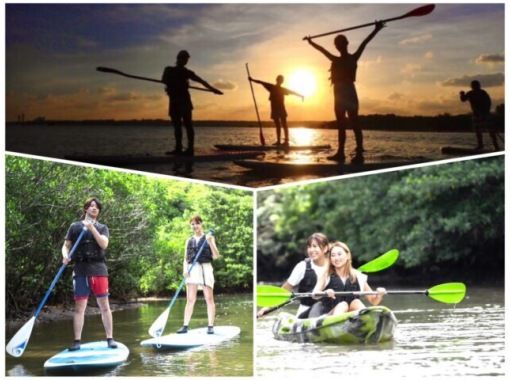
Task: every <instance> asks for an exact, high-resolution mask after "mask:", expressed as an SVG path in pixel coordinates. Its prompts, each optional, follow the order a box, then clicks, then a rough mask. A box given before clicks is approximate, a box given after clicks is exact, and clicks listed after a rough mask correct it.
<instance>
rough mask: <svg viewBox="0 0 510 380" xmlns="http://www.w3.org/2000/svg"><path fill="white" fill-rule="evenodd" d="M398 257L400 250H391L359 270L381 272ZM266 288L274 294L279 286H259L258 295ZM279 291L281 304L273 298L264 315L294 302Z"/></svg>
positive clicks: (286, 293)
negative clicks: (260, 289) (262, 288)
mask: <svg viewBox="0 0 510 380" xmlns="http://www.w3.org/2000/svg"><path fill="white" fill-rule="evenodd" d="M398 255H399V251H398V249H392V250H390V251H388V252H386V253H383V254H382V255H381V256H378V257H376V258H375V259H373V260H371V261H369V262H368V263H366V264H363V265H362V266H360V267H359V268H358V270H359V271H360V272H365V273H374V272H379V271H381V270H384V269H387V268H389V267H391V266H392V265H393V264H395V262H396V261H397V259H398ZM264 286H268V287H269V290H268V292H272V293H274V292H277V291H276V290H275V288H278V287H277V286H271V285H259V286H257V294H258V293H259V292H260V291H259V288H261V287H264ZM271 289H272V290H271ZM278 289H281V293H280V297H281V298H280V299H281V302H278V303H277V302H274V300H275V299H276V298H273V301H272V303H271V307H270V309H268V310H266V311H265V312H264V314H263V315H266V314H269V313H270V312H272V311H275V310H278V309H279V308H281V307H283V306H285V305H287V304H289V303H291V302H292V301H294V299H295V298H292V297H290V298H289V297H288V294H289V293H290V292H289V291H288V290H286V289H283V288H278ZM262 292H263V291H262ZM291 294H292V293H291ZM277 295H278V293H275V296H277ZM257 304H258V295H257ZM258 306H260V307H264V306H262V305H258Z"/></svg>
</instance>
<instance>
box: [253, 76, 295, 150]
mask: <svg viewBox="0 0 510 380" xmlns="http://www.w3.org/2000/svg"><path fill="white" fill-rule="evenodd" d="M248 79H249V80H250V81H252V82H254V83H258V84H261V85H262V86H264V88H265V89H266V90H267V91H269V101H270V102H271V119H273V121H274V124H275V126H276V143H275V144H274V145H281V130H282V127H283V133H284V140H283V145H284V146H289V128H288V126H287V111H286V109H285V96H286V95H296V96H299V97H301V99H302V100H305V97H304V96H303V95H301V94H298V93H297V92H295V91H292V90H289V89H287V88H285V87H282V83H283V81H284V77H283V75H281V74H280V75H278V76H277V77H276V83H275V84H271V83H268V82H263V81H261V80H258V79H253V78H252V77H248Z"/></svg>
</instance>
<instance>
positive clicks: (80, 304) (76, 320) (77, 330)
mask: <svg viewBox="0 0 510 380" xmlns="http://www.w3.org/2000/svg"><path fill="white" fill-rule="evenodd" d="M87 302H88V298H86V299H80V300H75V303H74V316H73V330H74V339H75V340H81V333H82V331H83V325H84V324H85V309H86V308H87Z"/></svg>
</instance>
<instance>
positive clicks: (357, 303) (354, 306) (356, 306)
mask: <svg viewBox="0 0 510 380" xmlns="http://www.w3.org/2000/svg"><path fill="white" fill-rule="evenodd" d="M364 308H365V305H364V304H363V302H361V300H360V299H358V298H356V299H354V300H352V302H351V304H350V305H349V311H356V310H361V309H364Z"/></svg>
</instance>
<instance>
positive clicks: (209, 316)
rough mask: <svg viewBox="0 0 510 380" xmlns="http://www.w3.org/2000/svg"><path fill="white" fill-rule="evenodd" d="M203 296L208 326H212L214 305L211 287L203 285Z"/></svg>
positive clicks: (214, 311)
mask: <svg viewBox="0 0 510 380" xmlns="http://www.w3.org/2000/svg"><path fill="white" fill-rule="evenodd" d="M204 298H205V302H206V304H207V321H208V326H214V318H215V317H216V305H215V303H214V292H213V289H211V288H210V287H208V286H204Z"/></svg>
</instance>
